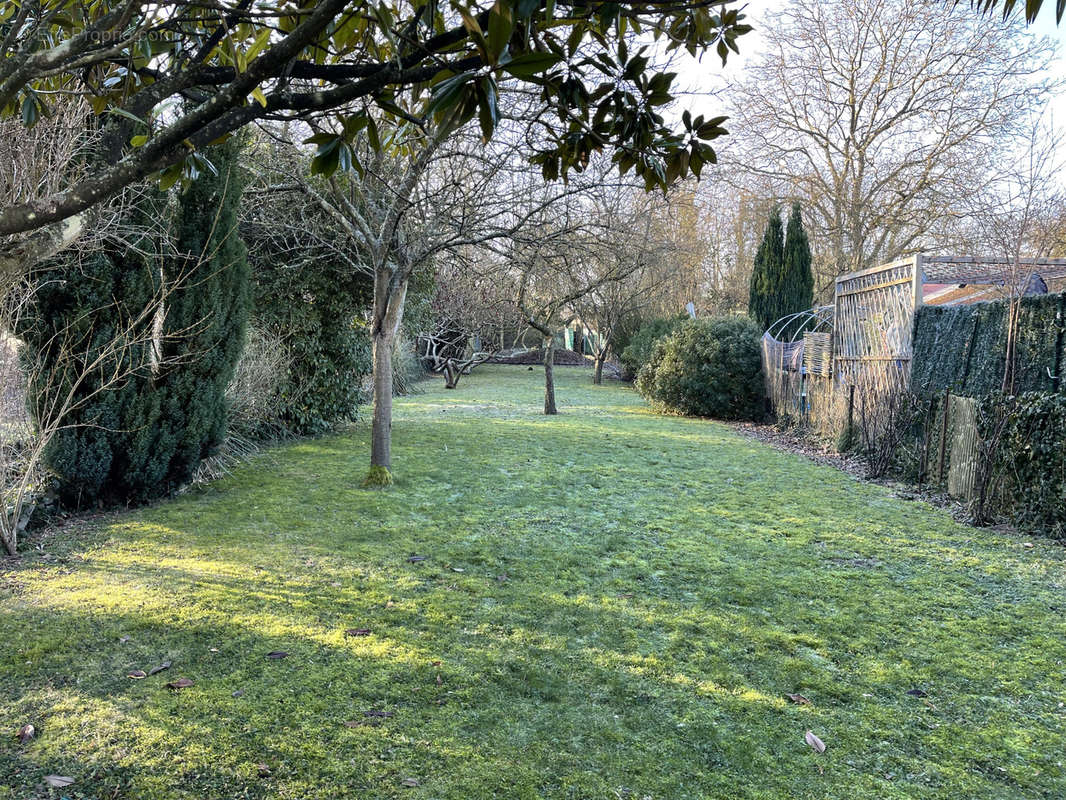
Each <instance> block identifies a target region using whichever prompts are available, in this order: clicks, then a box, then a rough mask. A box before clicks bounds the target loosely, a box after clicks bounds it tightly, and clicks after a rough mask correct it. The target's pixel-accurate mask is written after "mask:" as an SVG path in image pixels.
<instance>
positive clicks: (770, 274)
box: [748, 207, 785, 330]
mask: <svg viewBox="0 0 1066 800" xmlns="http://www.w3.org/2000/svg"><path fill="white" fill-rule="evenodd" d="M784 268H785V236H784V232H783V231H782V229H781V209H779V208H777V207H774V208H773V209H772V210H771V211H770V218H769V220H768V221H767V223H766V231H765V232H764V233H763V237H762V242H760V244H759V249H758V250H757V251H756V253H755V262H754V266H753V267H752V271H751V288H750V291H749V294H748V316H750V317H751V318H752V319H753V320H755V322H756V323H757V324H758V325H759V327H761V328H762V329H763V330H766V329H767V328H769V327H770V325H771V324H772V323H773V322H774V321H775V320H778V319H780V318H781V314H779V313H778V312H779V311H780V307H781V304H780V299H779V297H778V289H779V287H780V285H781V279H782V277H783V274H784Z"/></svg>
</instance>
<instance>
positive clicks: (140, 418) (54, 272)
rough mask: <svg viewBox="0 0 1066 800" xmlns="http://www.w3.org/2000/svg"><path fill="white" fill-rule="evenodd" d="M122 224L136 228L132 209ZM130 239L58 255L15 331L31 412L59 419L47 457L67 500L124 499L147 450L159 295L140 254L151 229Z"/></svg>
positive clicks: (49, 422) (152, 271) (39, 419)
mask: <svg viewBox="0 0 1066 800" xmlns="http://www.w3.org/2000/svg"><path fill="white" fill-rule="evenodd" d="M125 222H126V223H127V224H128V226H129V228H130V229H131V230H138V228H139V226H138V223H139V222H140V220H139V219H138V216H137V213H136V210H135V213H133V214H132V215H131V216H130V218H128V219H126V220H125ZM132 243H133V245H135V246H132V247H118V246H116V245H112V244H110V243H108V244H106V245H105V246H104V247H103V248H101V249H100V250H98V251H95V252H91V253H89V254H88V255H87V256H86V257H85V258H83V259H77V258H73V257H65V256H64V257H61V258H59V259H56V260H55V261H54V262H53V263H51V264H50V265H49V268H48V269H46V270H42V271H41V272H40V276H39V277H40V279H39V282H38V284H37V287H36V290H35V293H34V297H33V302H32V305H31V306H30V309H29V311H30V313H29V314H27V315H26V316H24V317H22V318H21V319H20V320H19V323H20V325H19V328H18V330H17V331H16V333H17V335H18V336H19V337H20V338H21V339H22V340H23V342H24V344H25V346H24V347H23V348H22V353H21V356H22V362H23V368H24V370H25V373H26V375H27V387H26V397H27V403H28V410H29V413H30V417H31V418H32V420H33V422H34V425H35V426H36V427H37V428H38V429H46V428H48V427H50V426H54V425H60V426H61V427H59V429H58V430H57V431H56V432H55V434H54V435H53V436H52V437H51V439H50V440H49V441H48V442H47V444H46V447H45V451H44V463H45V465H46V466H47V468H48V471H49V472H50V473H51V475H52V477H53V479H54V483H55V488H56V491H57V494H58V497H59V500H60V502H61V503H62V504H63V505H64V506H66V507H68V508H77V507H80V506H87V505H95V504H96V502H97V501H98V500H103V501H106V502H112V501H114V502H123V501H124V500H126V499H127V498H126V495H127V494H128V492H127V488H126V486H125V481H124V476H125V471H126V469H127V467H128V464H129V463H130V461H131V460H137V459H140V458H142V457H143V456H144V453H145V452H146V449H147V446H148V445H149V444H150V443H148V442H146V441H145V439H146V438H147V437H146V436H145V435H144V433H143V431H144V428H145V426H146V425H148V426H153V429H154V425H155V423H156V422H157V421H158V417H159V396H158V395H156V394H155V393H154V392H153V391H152V387H151V381H152V375H151V369H150V339H151V324H152V317H151V315H150V314H149V315H146V314H145V309H146V308H151V306H152V304H153V303H154V302H157V301H158V297H159V282H158V274H159V273H158V269H156V268H153V265H152V263H151V261H150V259H149V258H148V257H147V256H146V255H145V254H146V253H150V252H152V251H153V249H154V242H153V241H152V240H151V237H150V236H149V235H148V234H146V233H145V234H143V235H140V236H138V237H137V238H136V239H135V240H134V241H133V242H132ZM131 320H136V322H134V323H131V322H130V321H131ZM115 376H118V379H117V380H116V377H115ZM65 401H66V402H65ZM64 407H65V410H64Z"/></svg>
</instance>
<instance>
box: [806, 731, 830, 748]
mask: <svg viewBox="0 0 1066 800" xmlns="http://www.w3.org/2000/svg"><path fill="white" fill-rule="evenodd" d="M803 738H804V740H805V741H806V742H807V744H809V745H810V746H811V748H812V749H813V750H814V752H816V753H824V752H825V742H823V741H822V740H821V739H819V738H818V737H817V736H815V735H814V733H813V732H812V731H807V734H806V735H805V736H804V737H803Z"/></svg>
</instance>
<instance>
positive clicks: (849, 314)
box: [833, 256, 922, 394]
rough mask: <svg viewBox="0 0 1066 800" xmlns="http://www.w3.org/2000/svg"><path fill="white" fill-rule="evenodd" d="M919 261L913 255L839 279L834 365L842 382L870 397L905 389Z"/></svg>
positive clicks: (918, 296)
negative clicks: (870, 395)
mask: <svg viewBox="0 0 1066 800" xmlns="http://www.w3.org/2000/svg"><path fill="white" fill-rule="evenodd" d="M921 263H922V259H921V256H915V257H913V258H908V259H906V260H904V261H895V262H893V263H891V264H883V265H881V266H879V267H873V268H872V269H866V270H863V271H861V272H853V273H851V274H850V275H843V276H841V277H839V278H837V281H836V298H835V301H834V313H833V364H834V368H835V371H836V378H837V381H838V382H839V383H840V384H842V385H845V386H847V385H854V386H857V387H859V388H860V389H862V390H864V391H865V392H867V393H870V394H880V393H882V392H892V391H899V390H901V389H903V388H906V386H907V383H908V381H909V379H910V366H911V351H912V348H911V331H912V328H913V326H914V313H915V311H916V309H917V307H918V305H919V304H920V303H921V287H922V279H921Z"/></svg>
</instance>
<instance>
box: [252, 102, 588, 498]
mask: <svg viewBox="0 0 1066 800" xmlns="http://www.w3.org/2000/svg"><path fill="white" fill-rule="evenodd" d="M512 122H513V124H514V127H512V128H510V129H507V130H502V131H500V133H499V135H497V136H496V137H495V138H494V139H493V140H491V142H489V143H487V144H486V143H484V142H482V141H481V140H480V138H479V137H478V136H477V135H476V134H474V133H473V132H471V131H469V130H467V129H461V130H456V129H455V125H456V124H457V122H456V121H455V120H454V119H453V118H451V117H446V118H445V119H444V120H442V121H441V123H440V124H439V125H438V126H437V127H434V128H429V129H428V131H424V130H423V129H421V128H419V127H417V126H414V125H410V124H404V125H399V126H395V127H388V126H387V123H386V122H385V121H382V122H381V125H380V127H381V129H382V130H383V131H388V136H389V137H390V144H389V146H388V148H385V147H381V148H375V147H371V146H369V143H367V144H368V146H367V147H366V148H365V149H364V150H362V151H358V150H357V152H356V153H355V155H356V157H357V159H358V166H357V167H355V166H354V165H353V170H352V171H349V172H341V173H337V174H335V175H332V176H331V177H329V178H328V179H323V178H319V177H316V176H306V175H304V174H303V172H302V170H300V169H299V168H298V166H297V165H298V161H297V160H293V159H288V160H285V161H284V162H283V163H284V164H285V165H286V168H285V170H284V172H283V173H282V174H279V171H278V165H277V164H274V166H273V167H271V168H269V169H266V168H264V169H263V170H262V171H263V185H261V186H259V187H255V186H253V187H252V188H251V189H250V192H251V193H253V194H254V193H255V192H260V191H261V192H268V193H277V192H292V193H298V194H301V195H303V196H304V197H305V198H307V200H308V201H309V202H311V203H314V204H315V205H317V206H318V208H319V209H320V210H321V211H322V212H323V213H324V214H325V215H326V216H327V217H328V218H330V219H331V220H332V221H333V222H334V224H335V225H336V229H337V231H339V232H340V234H341V236H342V237H343V238H345V239H346V240H347V243H346V250H347V252H348V253H349V254H350V256H349V257H350V259H351V264H352V268H353V274H355V273H357V272H362V273H364V274H370V275H371V276H373V281H374V295H373V308H372V311H371V316H370V325H369V327H370V336H371V343H372V347H373V364H374V366H373V402H374V411H373V417H372V433H371V456H370V472H369V474H368V476H367V480H366V482H365V484H366V485H367V486H378V485H388V484H389V483H390V482H391V469H392V449H391V428H392V387H393V376H392V372H393V365H392V356H393V352H394V346H395V341H396V337H397V335H398V333H399V330H400V325H401V323H402V320H403V313H404V303H405V298H406V295H407V287H408V285H409V282H410V280H411V277H412V275H413V274H414V273H415V271H416V270H429V269H433V267H434V265H435V263H436V260H437V259H438V258H440V257H442V256H443V255H445V254H449V257H454V258H458V257H459V256H461V254H462V252H463V251H464V250H468V249H476V248H479V247H482V248H483V247H487V246H488V245H489V243H491V242H498V241H502V240H506V239H508V238H509V237H512V236H514V235H515V234H516V232H518V231H520V230H524V229H525V228H526V227H527V226H528V225H529V224H530V221H531V220H534V219H536V218H537V217H538V215H539V214H541V213H542V212H543V211H544V210H545V209H546V208H548V207H550V206H552V204H553V203H555V202H556V201H557V200H558V199H559V198H565V197H567V196H569V195H572V194H574V193H576V191H577V189H575V188H573V187H571V186H566V185H552V184H549V185H545V184H544V183H543V181H542V180H541V178H540V176H539V175H537V174H536V172H535V171H533V170H532V169H531V168H530V165H529V164H528V163H527V162H526V161H525V160H524V159H522V158H521V157H519V156H517V155H516V153H515V147H514V142H515V140H516V139H519V138H521V137H524V136H527V135H528V131H529V127H530V124H529V123H526V122H521V121H512ZM327 135H328V134H325V133H323V132H320V133H319V134H316V135H315V136H314V137H312V138H311V142H312V143H314V142H315V141H322V140H323V139H324V137H325V136H327ZM356 141H357V142H359V141H362V139H361V138H357V139H356ZM289 146H290V147H296V145H295V144H293V143H292V142H290V143H289ZM357 173H358V174H357ZM531 192H532V194H531ZM468 366H469V365H468Z"/></svg>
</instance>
